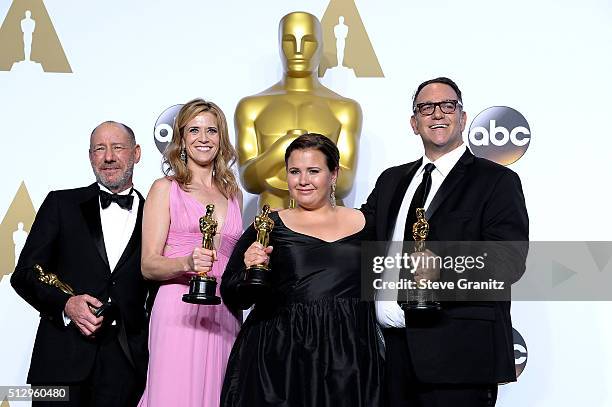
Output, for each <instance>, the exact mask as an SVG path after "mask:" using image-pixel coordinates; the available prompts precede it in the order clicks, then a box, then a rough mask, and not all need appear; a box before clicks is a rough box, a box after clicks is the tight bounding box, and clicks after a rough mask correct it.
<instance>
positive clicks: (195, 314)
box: [139, 99, 242, 407]
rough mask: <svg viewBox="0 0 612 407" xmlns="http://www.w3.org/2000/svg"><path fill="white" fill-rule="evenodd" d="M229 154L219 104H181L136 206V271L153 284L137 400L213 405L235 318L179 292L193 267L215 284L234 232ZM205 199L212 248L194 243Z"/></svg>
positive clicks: (236, 201)
mask: <svg viewBox="0 0 612 407" xmlns="http://www.w3.org/2000/svg"><path fill="white" fill-rule="evenodd" d="M235 159H236V151H235V149H234V148H233V147H232V145H231V144H230V141H229V136H228V130H227V122H226V120H225V116H224V114H223V112H222V111H221V109H220V108H219V107H218V106H216V105H215V104H214V103H211V102H206V101H204V100H202V99H195V100H192V101H190V102H188V103H187V104H185V105H184V106H183V107H182V108H181V110H180V112H179V113H178V115H177V117H176V119H175V123H174V133H173V137H172V142H171V143H170V145H169V146H168V148H167V149H166V152H165V153H164V164H165V173H166V177H164V178H160V179H158V180H157V181H155V182H154V183H153V186H152V187H151V190H150V191H149V195H148V197H147V200H146V203H145V207H144V218H143V224H142V231H143V237H142V274H143V275H144V277H145V278H146V279H149V280H157V281H159V282H160V287H159V291H158V293H157V296H156V298H155V303H154V305H153V310H152V313H151V322H150V332H149V354H150V355H149V369H148V373H147V385H146V389H145V391H144V394H143V395H142V398H141V400H140V403H139V406H147V407H158V406H159V407H161V406H163V407H165V406H181V407H189V406H194V407H195V406H197V407H217V406H218V405H219V396H220V392H221V385H222V382H223V375H224V373H225V367H226V363H227V359H228V356H229V353H230V350H231V348H232V344H233V343H234V339H235V338H236V335H237V333H238V329H239V323H238V320H237V319H236V318H235V317H234V316H233V315H232V314H231V313H230V311H229V310H228V309H227V308H226V307H225V305H224V304H220V305H194V304H188V303H185V302H183V301H182V296H183V294H185V293H187V292H188V291H189V287H188V285H187V284H188V280H189V277H190V276H191V275H193V273H195V272H207V273H208V274H209V275H212V276H215V277H216V278H217V280H218V281H219V283H220V281H221V275H222V274H223V271H224V269H225V265H226V264H227V261H228V258H229V256H230V255H231V253H232V250H233V248H234V245H235V243H236V241H237V239H238V238H239V237H240V235H241V233H242V217H241V214H240V213H241V205H242V196H241V193H240V189H239V188H238V183H237V182H236V178H235V177H234V174H233V172H232V171H231V169H230V167H231V165H233V163H234V162H235ZM210 203H212V204H214V205H215V211H214V217H215V219H216V220H217V222H218V228H217V235H216V237H215V248H216V249H215V250H214V251H212V250H206V249H202V248H201V244H202V233H201V232H200V228H199V218H200V217H201V216H203V215H204V213H205V212H206V208H205V207H206V205H207V204H210ZM218 290H219V287H217V295H219V292H218Z"/></svg>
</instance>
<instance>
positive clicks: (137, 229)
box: [113, 189, 144, 275]
mask: <svg viewBox="0 0 612 407" xmlns="http://www.w3.org/2000/svg"><path fill="white" fill-rule="evenodd" d="M134 192H136V193H137V194H138V197H139V198H140V203H139V204H138V214H137V215H136V224H135V225H134V231H133V232H132V236H131V237H130V240H129V241H128V244H127V246H125V249H124V250H123V253H122V254H121V257H120V258H119V261H118V262H117V265H116V266H115V270H116V271H114V272H113V275H115V273H116V272H117V271H119V270H120V269H121V266H122V265H123V263H125V262H126V261H127V259H128V257H130V255H131V254H132V253H133V252H134V251H135V250H136V249H137V248H138V245H139V244H140V239H141V236H142V227H141V225H142V211H143V209H144V197H143V196H142V195H141V194H140V192H138V191H137V190H135V189H134Z"/></svg>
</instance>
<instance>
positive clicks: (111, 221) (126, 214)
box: [62, 183, 141, 325]
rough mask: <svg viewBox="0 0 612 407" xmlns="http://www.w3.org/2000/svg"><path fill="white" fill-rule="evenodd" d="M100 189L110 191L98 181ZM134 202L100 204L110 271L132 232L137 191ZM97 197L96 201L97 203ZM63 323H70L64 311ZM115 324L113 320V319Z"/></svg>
mask: <svg viewBox="0 0 612 407" xmlns="http://www.w3.org/2000/svg"><path fill="white" fill-rule="evenodd" d="M98 186H99V187H100V190H101V191H105V192H108V193H109V194H112V192H111V191H110V190H109V189H108V188H106V187H105V186H104V185H102V184H100V183H98ZM130 192H132V189H131V188H129V189H126V190H125V191H122V192H119V193H118V194H117V195H128V194H129V193H130ZM132 195H133V196H134V203H133V205H132V209H130V210H127V209H122V208H121V207H120V206H119V205H117V203H116V202H111V204H110V205H109V206H108V208H106V209H102V205H101V204H100V222H101V223H102V235H103V236H104V246H105V248H106V257H107V258H108V265H109V267H110V270H111V273H112V272H113V271H114V270H115V267H116V266H117V263H118V262H119V259H120V258H121V255H122V254H123V251H124V250H125V248H126V246H127V244H128V242H129V241H130V238H131V237H132V233H134V227H135V226H136V219H137V218H138V208H139V206H140V204H141V202H140V197H139V196H138V194H137V193H135V192H133V193H132ZM99 199H100V198H98V203H99ZM99 300H100V301H102V302H104V301H110V298H100V299H99ZM62 314H63V317H64V324H66V325H68V324H69V323H70V321H71V320H70V318H68V316H67V315H66V314H64V313H62ZM113 325H115V321H113Z"/></svg>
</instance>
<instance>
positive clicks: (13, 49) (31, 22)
mask: <svg viewBox="0 0 612 407" xmlns="http://www.w3.org/2000/svg"><path fill="white" fill-rule="evenodd" d="M0 44H2V47H1V48H0V71H12V72H43V71H44V72H60V73H72V69H71V68H70V64H69V63H68V59H67V58H66V54H65V53H64V49H63V48H62V44H61V43H60V40H59V37H58V36H57V33H56V32H55V28H54V27H53V23H52V22H51V18H50V17H49V13H47V9H46V7H45V5H44V3H43V1H42V0H13V3H12V4H11V7H10V8H9V10H8V13H7V14H6V17H5V18H4V22H3V23H2V26H1V27H0Z"/></svg>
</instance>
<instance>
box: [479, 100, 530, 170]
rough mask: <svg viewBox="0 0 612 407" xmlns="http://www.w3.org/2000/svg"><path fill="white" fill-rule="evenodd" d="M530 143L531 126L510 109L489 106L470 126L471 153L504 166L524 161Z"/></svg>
mask: <svg viewBox="0 0 612 407" xmlns="http://www.w3.org/2000/svg"><path fill="white" fill-rule="evenodd" d="M530 141H531V130H530V129H529V123H527V120H525V117H523V115H522V114H520V113H519V112H517V111H516V110H514V109H512V108H510V107H506V106H493V107H490V108H488V109H486V110H484V111H482V112H481V113H480V114H479V115H478V116H476V118H475V119H474V120H473V121H472V124H470V133H469V135H468V142H469V144H470V149H471V150H472V152H473V153H474V154H475V155H477V156H478V157H482V158H486V159H489V160H491V161H495V162H497V163H499V164H502V165H508V164H512V163H513V162H515V161H517V160H518V159H519V158H521V157H522V156H523V154H525V151H527V148H528V147H529V142H530Z"/></svg>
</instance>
